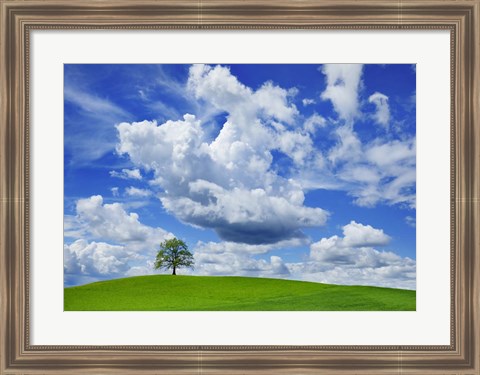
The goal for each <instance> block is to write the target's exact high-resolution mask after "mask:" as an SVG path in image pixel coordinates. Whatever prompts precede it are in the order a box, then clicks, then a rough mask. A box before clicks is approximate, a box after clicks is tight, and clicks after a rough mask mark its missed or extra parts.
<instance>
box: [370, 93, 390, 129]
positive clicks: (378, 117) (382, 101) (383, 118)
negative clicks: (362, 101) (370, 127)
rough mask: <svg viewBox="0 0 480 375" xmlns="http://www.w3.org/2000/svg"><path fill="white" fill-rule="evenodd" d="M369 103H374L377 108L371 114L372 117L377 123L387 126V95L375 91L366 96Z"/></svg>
mask: <svg viewBox="0 0 480 375" xmlns="http://www.w3.org/2000/svg"><path fill="white" fill-rule="evenodd" d="M368 101H369V103H373V104H375V107H376V109H377V111H376V113H375V114H374V115H373V118H374V119H375V121H376V122H377V124H379V125H382V126H383V127H385V128H386V127H388V124H389V122H390V107H389V105H388V96H386V95H384V94H382V93H380V92H375V93H374V94H372V95H370V97H369V98H368Z"/></svg>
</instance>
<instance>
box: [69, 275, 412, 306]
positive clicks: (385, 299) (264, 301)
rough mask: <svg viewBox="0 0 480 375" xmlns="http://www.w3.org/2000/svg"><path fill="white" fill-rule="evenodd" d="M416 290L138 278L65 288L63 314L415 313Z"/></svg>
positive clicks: (247, 279)
mask: <svg viewBox="0 0 480 375" xmlns="http://www.w3.org/2000/svg"><path fill="white" fill-rule="evenodd" d="M415 302H416V298H415V291H411V290H403V289H390V288H378V287H369V286H343V285H329V284H319V283H311V282H303V281H291V280H280V279H265V278H253V277H220V276H178V275H177V276H171V275H155V276H138V277H129V278H125V279H116V280H109V281H101V282H96V283H92V284H87V285H83V286H76V287H71V288H65V300H64V309H65V311H367V310H368V311H388V310H397V311H405V310H413V311H414V310H415Z"/></svg>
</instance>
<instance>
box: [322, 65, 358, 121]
mask: <svg viewBox="0 0 480 375" xmlns="http://www.w3.org/2000/svg"><path fill="white" fill-rule="evenodd" d="M321 72H322V73H323V74H324V75H325V78H326V83H327V87H326V88H325V91H323V92H322V94H321V98H322V99H323V100H330V101H331V102H332V105H333V108H334V109H335V111H336V112H337V114H338V116H339V118H341V119H343V120H345V121H347V122H351V121H353V119H354V118H355V117H357V116H358V115H359V114H360V112H359V104H358V90H359V87H360V82H361V77H362V72H363V66H362V65H361V64H325V65H323V66H322V68H321Z"/></svg>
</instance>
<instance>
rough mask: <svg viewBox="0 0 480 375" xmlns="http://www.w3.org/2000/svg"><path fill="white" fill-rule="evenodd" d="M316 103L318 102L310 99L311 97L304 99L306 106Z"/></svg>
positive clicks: (303, 102)
mask: <svg viewBox="0 0 480 375" xmlns="http://www.w3.org/2000/svg"><path fill="white" fill-rule="evenodd" d="M315 103H316V102H315V100H314V99H309V98H304V99H302V104H303V106H304V107H306V106H307V105H311V104H315Z"/></svg>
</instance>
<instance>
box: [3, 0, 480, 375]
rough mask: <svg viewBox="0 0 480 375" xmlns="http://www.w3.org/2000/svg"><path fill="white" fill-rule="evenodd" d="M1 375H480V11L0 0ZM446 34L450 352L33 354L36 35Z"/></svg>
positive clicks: (437, 6) (465, 1)
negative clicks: (32, 63)
mask: <svg viewBox="0 0 480 375" xmlns="http://www.w3.org/2000/svg"><path fill="white" fill-rule="evenodd" d="M0 6H1V18H0V19H1V22H0V24H1V39H0V44H1V53H0V64H1V65H0V82H1V92H0V95H1V96H0V99H1V100H0V116H1V126H0V141H1V147H0V163H1V167H0V168H1V169H0V172H1V173H0V191H1V194H2V197H1V206H0V218H1V226H0V227H1V234H0V306H1V307H0V309H1V310H0V311H1V313H0V314H1V315H0V333H1V335H0V348H1V354H0V355H1V357H0V372H1V373H3V374H20V373H42V374H50V373H51V374H53V373H62V374H74V373H81V374H96V373H117V374H130V373H145V374H154V373H155V374H158V373H166V374H176V373H178V374H190V373H191V374H198V373H201V374H213V373H229V374H245V373H255V374H256V373H258V374H282V373H283V374H291V373H302V374H310V373H311V374H313V373H315V374H397V373H404V374H445V375H446V374H457V375H467V374H468V375H471V374H479V373H480V364H479V361H480V350H479V345H480V319H479V313H480V310H479V308H480V306H479V302H480V299H479V296H480V291H479V286H480V242H479V234H478V230H477V228H478V225H479V215H480V210H479V204H480V200H479V193H480V190H479V182H480V181H479V178H478V176H479V174H478V172H476V171H478V169H479V167H480V165H479V161H480V159H479V158H478V145H479V144H480V139H479V137H480V135H479V131H478V126H479V104H480V96H479V83H478V82H479V80H478V77H479V73H480V64H479V62H480V59H479V49H478V47H477V46H478V45H479V42H480V40H479V39H480V38H479V37H480V28H479V19H480V2H479V1H478V0H460V1H456V2H448V1H441V0H432V1H429V0H419V1H416V0H413V1H400V2H391V1H388V0H379V1H375V0H373V1H370V0H366V1H334V0H316V1H315V0H302V1H300V2H294V3H292V2H289V1H287V0H282V1H275V2H272V1H266V0H247V1H227V0H209V1H205V0H202V1H181V2H174V1H169V0H167V1H160V0H145V1H143V0H142V1H122V0H112V1H107V0H99V1H94V0H86V1H83V0H82V1H76V2H74V3H72V2H70V1H68V0H45V1H40V0H31V1H20V0H0ZM288 28H300V29H312V30H321V29H324V30H325V29H332V30H335V29H340V30H343V29H347V30H438V29H441V30H449V31H450V35H451V77H450V78H451V94H452V95H451V126H452V133H451V134H452V136H451V151H450V152H451V176H452V177H451V191H452V198H451V202H450V204H451V223H452V224H451V264H450V266H451V327H450V328H451V342H450V345H442V346H400V345H399V346H258V345H257V346H254V345H252V346H248V345H247V346H244V345H242V346H210V345H193V346H147V345H142V346H132V345H117V346H81V345H78V346H77V345H73V346H72V345H70V346H64V345H52V346H40V345H31V343H30V324H31V316H30V315H31V311H30V302H29V301H30V298H31V295H30V283H29V280H30V273H29V262H30V256H31V254H30V248H31V243H30V232H31V228H30V199H31V197H30V183H29V176H30V173H31V170H30V165H31V164H30V160H29V156H30V149H29V136H30V133H29V121H30V117H29V116H30V112H29V108H30V107H29V106H30V98H29V90H30V87H29V53H30V50H29V47H30V39H29V38H30V32H31V31H32V30H36V29H42V30H50V29H51V30H68V29H92V30H96V29H111V30H116V29H158V30H166V29H168V30H181V29H192V30H199V31H200V30H205V29H229V30H230V29H231V30H257V31H258V32H261V30H265V29H273V30H274V29H288Z"/></svg>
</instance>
